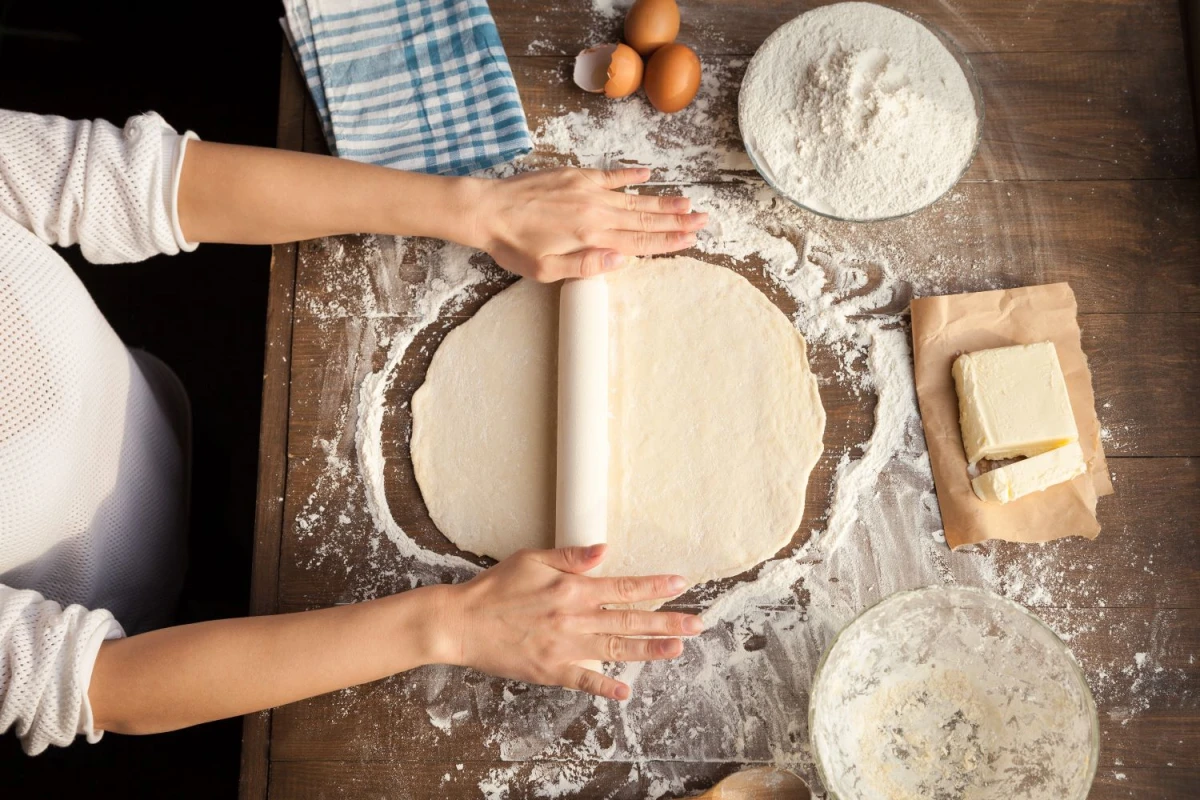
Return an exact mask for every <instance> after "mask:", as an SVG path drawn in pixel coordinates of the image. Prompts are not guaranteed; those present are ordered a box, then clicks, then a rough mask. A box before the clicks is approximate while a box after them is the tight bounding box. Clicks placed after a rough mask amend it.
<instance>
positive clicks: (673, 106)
mask: <svg viewBox="0 0 1200 800" xmlns="http://www.w3.org/2000/svg"><path fill="white" fill-rule="evenodd" d="M699 89H700V59H699V57H698V56H697V55H696V54H695V53H694V52H693V51H692V48H690V47H688V46H687V45H682V44H668V45H664V46H662V47H660V48H659V49H658V50H655V51H654V55H652V56H650V61H648V62H647V63H646V97H648V98H650V104H651V105H653V106H654V107H655V108H657V109H658V110H659V111H662V112H664V113H666V114H674V113H675V112H676V111H678V110H679V109H681V108H683V107H684V106H686V105H687V104H688V103H690V102H692V98H694V97H695V96H696V92H697V91H699Z"/></svg>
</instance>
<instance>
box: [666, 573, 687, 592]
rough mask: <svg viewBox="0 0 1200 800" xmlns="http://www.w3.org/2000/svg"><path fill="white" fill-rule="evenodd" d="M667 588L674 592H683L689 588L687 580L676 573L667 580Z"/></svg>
mask: <svg viewBox="0 0 1200 800" xmlns="http://www.w3.org/2000/svg"><path fill="white" fill-rule="evenodd" d="M667 588H668V589H669V590H670V591H672V592H682V591H683V590H684V589H686V588H687V581H686V580H684V578H683V577H682V576H680V575H675V576H674V577H672V578H671V579H670V580H669V581H667Z"/></svg>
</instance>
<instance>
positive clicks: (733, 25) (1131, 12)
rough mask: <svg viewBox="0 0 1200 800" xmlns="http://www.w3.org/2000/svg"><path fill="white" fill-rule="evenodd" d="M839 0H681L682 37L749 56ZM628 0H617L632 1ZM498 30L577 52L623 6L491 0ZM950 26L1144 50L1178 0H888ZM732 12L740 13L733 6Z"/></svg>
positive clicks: (605, 30) (1155, 43)
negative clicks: (1018, 0)
mask: <svg viewBox="0 0 1200 800" xmlns="http://www.w3.org/2000/svg"><path fill="white" fill-rule="evenodd" d="M831 1H832V0H818V2H805V1H804V0H784V1H783V2H778V0H748V1H747V2H739V3H737V4H736V11H734V6H733V5H731V3H730V2H729V0H681V2H680V3H679V7H680V12H681V13H680V23H681V24H680V30H679V41H681V42H685V43H687V44H689V45H690V46H692V47H693V48H695V49H696V50H697V52H700V53H701V54H709V53H712V54H718V53H721V54H735V55H738V54H740V55H749V54H751V53H753V52H754V51H755V49H756V48H757V47H758V46H759V44H761V43H762V41H763V40H764V39H765V38H766V37H767V36H768V35H770V34H771V33H772V32H773V31H774V30H775V29H776V28H778V27H779V26H780V25H782V24H783V23H785V22H787V21H788V20H790V19H791V18H792V17H794V16H796V15H797V14H799V13H800V12H802V11H804V10H805V9H807V8H811V7H813V6H818V5H824V4H825V3H826V2H831ZM630 4H631V2H630V0H616V2H614V3H612V5H613V6H615V7H617V8H618V9H623V8H628V7H629V5H630ZM489 5H490V6H491V9H492V13H493V14H494V15H495V18H496V26H497V27H498V28H499V30H500V37H501V39H502V40H503V41H504V46H505V48H506V49H507V51H508V53H509V55H510V56H519V55H550V54H558V55H571V56H573V55H575V53H577V52H579V51H580V50H581V49H583V48H584V47H587V46H590V45H593V44H597V43H599V42H606V41H616V40H617V39H618V38H619V37H620V35H621V26H622V23H623V18H624V17H623V14H620V13H618V14H617V15H615V16H613V17H611V18H608V17H605V16H604V15H601V14H598V13H596V12H595V11H594V10H593V5H592V4H590V3H588V2H578V3H560V4H555V5H550V6H548V4H546V3H543V2H537V0H492V2H491V3H489ZM889 5H891V6H892V7H894V8H899V9H902V10H905V11H908V12H910V13H913V14H916V15H918V16H919V17H921V18H922V19H924V20H926V21H927V22H929V23H931V24H933V25H935V26H937V27H938V28H940V29H941V30H943V31H945V32H946V33H947V34H949V35H950V37H951V38H952V39H954V41H955V42H956V43H957V44H958V46H959V47H960V48H962V49H963V50H964V51H966V52H968V53H980V52H1025V51H1048V52H1064V51H1089V50H1147V49H1162V48H1176V49H1178V48H1179V47H1180V46H1181V40H1180V35H1179V31H1180V22H1179V4H1178V3H1175V2H1171V1H1170V0H1154V2H1138V0H1106V1H1104V2H1091V1H1090V0H1047V1H1046V2H1041V3H1036V4H1029V5H1023V6H1014V5H1012V4H1008V3H965V2H956V3H942V2H938V0H900V2H894V3H890V4H889ZM731 12H733V13H731Z"/></svg>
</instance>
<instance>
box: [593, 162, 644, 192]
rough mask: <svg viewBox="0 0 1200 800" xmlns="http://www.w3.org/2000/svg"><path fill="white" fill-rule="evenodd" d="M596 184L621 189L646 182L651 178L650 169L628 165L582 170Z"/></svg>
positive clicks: (606, 187)
mask: <svg viewBox="0 0 1200 800" xmlns="http://www.w3.org/2000/svg"><path fill="white" fill-rule="evenodd" d="M580 172H582V173H583V174H584V175H585V176H586V177H587V178H589V179H591V180H592V181H593V182H594V183H595V184H596V185H598V186H603V187H604V188H605V189H620V188H622V187H625V186H632V185H633V184H635V183H645V182H646V181H648V180H650V170H649V169H647V168H646V167H626V168H624V169H584V170H580Z"/></svg>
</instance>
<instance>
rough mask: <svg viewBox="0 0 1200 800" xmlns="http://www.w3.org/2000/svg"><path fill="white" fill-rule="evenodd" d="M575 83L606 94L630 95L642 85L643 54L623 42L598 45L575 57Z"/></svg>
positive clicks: (582, 87)
mask: <svg viewBox="0 0 1200 800" xmlns="http://www.w3.org/2000/svg"><path fill="white" fill-rule="evenodd" d="M574 79H575V85H576V86H578V87H579V88H580V89H583V90H584V91H585V92H595V93H599V92H604V96H605V97H627V96H629V95H631V94H633V93H634V92H636V91H637V90H638V87H639V86H641V85H642V57H641V56H639V55H638V54H637V53H635V52H634V51H633V48H632V47H629V46H628V45H624V44H599V45H596V46H595V47H589V48H588V49H587V50H584V51H583V52H582V53H580V54H579V55H577V56H576V57H575V73H574Z"/></svg>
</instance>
